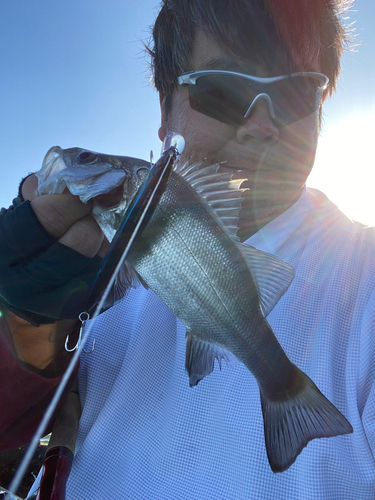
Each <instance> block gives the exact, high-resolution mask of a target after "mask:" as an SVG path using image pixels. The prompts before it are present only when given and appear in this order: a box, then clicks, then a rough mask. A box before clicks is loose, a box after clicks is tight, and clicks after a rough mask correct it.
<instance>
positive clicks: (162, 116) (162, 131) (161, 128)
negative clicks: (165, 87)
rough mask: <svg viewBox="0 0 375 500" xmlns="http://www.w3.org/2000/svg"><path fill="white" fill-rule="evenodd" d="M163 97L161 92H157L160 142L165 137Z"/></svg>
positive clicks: (165, 125)
mask: <svg viewBox="0 0 375 500" xmlns="http://www.w3.org/2000/svg"><path fill="white" fill-rule="evenodd" d="M164 102H165V97H164V94H163V93H162V92H159V104H160V116H161V125H160V128H159V131H158V136H159V139H160V140H161V142H163V141H164V139H165V136H166V135H167V116H166V112H165V106H164Z"/></svg>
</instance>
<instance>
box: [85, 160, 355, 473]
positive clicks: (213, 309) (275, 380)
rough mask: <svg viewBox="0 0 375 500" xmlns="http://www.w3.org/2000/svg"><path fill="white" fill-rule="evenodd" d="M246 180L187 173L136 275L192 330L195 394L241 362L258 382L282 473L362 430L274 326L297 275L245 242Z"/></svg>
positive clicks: (178, 170)
mask: <svg viewBox="0 0 375 500" xmlns="http://www.w3.org/2000/svg"><path fill="white" fill-rule="evenodd" d="M78 154H80V153H78ZM103 159H104V157H103V158H102V160H103ZM99 161H100V160H99ZM135 170H136V167H135V166H134V165H133V169H130V173H129V174H128V175H129V178H128V179H127V184H126V185H127V188H126V189H125V191H126V194H125V195H124V197H123V205H122V208H123V209H126V207H127V206H129V203H130V202H131V198H132V196H134V194H135V191H134V193H133V194H132V190H133V189H135V188H136V187H137V186H138V187H139V186H140V184H141V183H140V182H138V183H137V182H136V180H135V177H136V176H134V172H135ZM244 180H245V179H233V173H232V172H221V171H220V164H213V165H205V163H204V162H199V163H196V164H193V165H190V164H189V163H186V164H184V165H182V164H181V165H180V164H179V163H177V165H176V166H175V167H174V169H173V171H172V172H171V174H170V176H169V179H168V182H167V185H166V188H165V191H164V193H163V195H162V197H161V199H160V201H159V204H158V205H157V207H156V209H155V211H154V213H153V215H152V217H151V219H150V221H149V223H148V224H147V226H146V228H145V229H144V230H143V232H142V234H141V236H139V237H138V239H137V243H136V244H134V245H133V246H132V248H131V250H130V252H129V255H128V263H127V265H128V266H129V265H130V267H131V268H133V269H134V270H135V272H136V273H137V274H138V275H139V276H140V278H141V280H142V283H144V284H146V286H148V287H149V288H150V289H152V290H153V291H154V292H155V294H156V295H157V296H158V297H159V298H160V299H161V300H162V301H163V302H164V303H165V304H166V305H167V306H168V307H169V309H170V310H171V311H172V312H173V313H174V315H175V316H176V317H177V318H178V319H179V320H180V321H181V322H182V323H183V324H184V326H185V327H186V359H185V368H186V371H187V374H188V377H189V384H190V386H191V387H193V386H196V385H197V384H198V383H199V382H200V381H201V380H203V379H204V378H205V377H207V376H208V375H209V374H210V373H212V371H213V370H214V366H215V359H216V360H217V361H218V363H219V366H220V367H221V363H222V361H223V360H224V362H227V363H231V362H232V361H233V360H239V361H240V362H242V363H243V364H244V365H245V366H246V368H247V369H248V370H249V371H250V372H251V373H252V375H253V376H254V377H255V379H256V381H257V384H258V387H259V391H260V400H261V410H262V414H263V423H264V438H265V447H266V453H267V458H268V462H269V464H270V467H271V470H272V471H273V472H275V473H277V472H283V471H285V470H287V469H288V468H289V467H290V466H291V465H292V464H293V463H294V462H295V460H296V459H297V457H298V455H299V454H300V453H301V452H302V450H303V448H304V447H305V446H306V445H307V444H308V443H309V442H310V441H311V440H313V439H316V438H322V437H326V438H327V437H334V436H338V435H343V434H349V433H351V432H353V429H352V426H351V424H350V423H349V422H348V420H347V419H346V418H345V417H344V415H342V413H341V412H340V411H339V410H338V409H337V408H336V407H335V406H334V405H333V404H332V403H331V402H330V401H329V400H328V399H327V398H326V397H325V396H324V395H323V394H322V393H321V391H320V390H319V389H318V387H317V386H316V385H315V384H314V382H313V381H312V380H311V379H310V378H309V377H308V376H307V375H306V374H305V373H304V372H303V371H302V370H300V369H299V368H298V367H297V366H296V365H295V364H293V363H292V362H291V360H290V359H289V358H288V356H287V355H286V353H285V351H284V350H283V348H282V346H281V345H280V343H279V341H278V339H277V337H276V335H275V333H274V332H273V330H272V327H271V325H270V323H269V322H268V321H267V316H268V315H269V313H270V312H271V311H272V309H273V308H274V306H275V305H276V303H277V302H278V301H279V299H280V297H281V296H282V295H283V294H284V293H287V290H288V288H289V286H290V284H291V282H292V281H293V279H294V269H293V267H292V266H290V265H289V264H287V263H285V262H283V261H281V260H280V259H279V258H277V257H275V256H273V255H270V254H267V253H265V252H262V251H260V250H257V249H256V248H254V247H252V246H250V245H247V244H243V243H241V242H240V241H239V239H238V238H237V236H236V233H237V230H238V226H237V223H238V218H239V214H240V210H241V207H242V201H243V194H244V192H245V189H244V188H241V185H242V183H243V181H244ZM129 186H130V187H131V189H130V188H129ZM125 199H126V201H124V200H125ZM244 390H246V388H244Z"/></svg>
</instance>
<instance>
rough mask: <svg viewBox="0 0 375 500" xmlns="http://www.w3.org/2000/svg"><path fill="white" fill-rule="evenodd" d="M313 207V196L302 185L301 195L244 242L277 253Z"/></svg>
mask: <svg viewBox="0 0 375 500" xmlns="http://www.w3.org/2000/svg"><path fill="white" fill-rule="evenodd" d="M314 208H315V204H314V201H313V198H312V196H311V195H310V194H309V192H308V191H307V189H306V187H304V189H303V192H302V194H301V196H300V197H299V199H298V200H297V201H296V202H295V203H294V204H293V205H292V206H291V207H289V208H288V209H287V210H285V212H283V213H282V214H280V215H279V216H278V217H276V219H274V220H272V221H271V222H269V223H268V224H266V225H265V226H264V227H262V228H261V229H260V230H259V231H257V232H256V233H255V234H253V235H252V236H250V238H248V239H247V240H246V241H245V242H244V244H246V245H251V246H253V247H255V248H257V249H258V250H262V251H263V252H267V253H270V254H277V253H278V250H279V249H280V248H281V246H282V245H283V244H284V242H285V241H286V239H287V238H288V237H289V236H290V235H291V234H292V233H293V232H295V231H296V230H297V229H298V227H299V226H301V225H302V223H303V221H304V220H305V218H306V216H307V215H308V214H309V213H311V211H312V210H313V209H314Z"/></svg>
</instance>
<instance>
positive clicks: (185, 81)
mask: <svg viewBox="0 0 375 500" xmlns="http://www.w3.org/2000/svg"><path fill="white" fill-rule="evenodd" d="M207 75H234V76H240V77H242V78H245V79H246V80H250V81H251V82H255V83H261V84H263V85H267V84H270V83H274V82H278V81H280V80H286V79H288V78H293V77H294V76H308V77H310V78H315V79H316V80H318V81H319V83H320V85H319V87H318V88H319V89H321V90H322V91H323V90H324V89H325V88H326V87H327V85H328V82H329V78H328V77H327V76H326V75H323V73H317V72H314V71H303V72H300V73H292V74H290V75H281V76H273V77H268V78H263V77H259V76H251V75H247V74H246V73H237V72H235V71H224V70H216V69H207V70H198V71H190V72H188V73H183V74H182V75H181V76H179V77H178V78H177V82H178V84H179V85H196V83H197V79H198V78H200V77H202V76H207ZM258 99H264V100H265V101H266V103H267V105H268V109H269V112H270V115H271V117H272V118H273V119H275V116H276V115H275V111H274V109H273V104H272V100H271V98H270V96H269V95H268V94H266V93H260V94H258V95H256V96H255V97H254V99H253V101H252V102H251V104H250V106H249V108H248V110H247V111H246V113H245V114H244V118H247V117H248V116H249V115H250V113H251V111H252V109H253V107H254V106H255V103H256V101H257V100H258Z"/></svg>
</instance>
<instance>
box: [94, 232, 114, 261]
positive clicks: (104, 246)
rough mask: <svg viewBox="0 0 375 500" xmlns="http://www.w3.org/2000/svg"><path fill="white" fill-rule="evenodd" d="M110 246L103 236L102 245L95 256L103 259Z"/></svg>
mask: <svg viewBox="0 0 375 500" xmlns="http://www.w3.org/2000/svg"><path fill="white" fill-rule="evenodd" d="M110 245H111V244H110V242H109V241H108V240H107V238H106V237H105V236H104V238H103V241H102V244H101V246H100V248H99V252H98V254H97V255H98V256H99V257H102V258H103V257H104V256H105V254H106V253H107V252H108V250H109V247H110Z"/></svg>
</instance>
